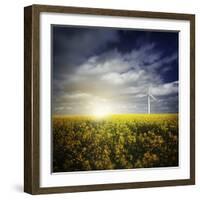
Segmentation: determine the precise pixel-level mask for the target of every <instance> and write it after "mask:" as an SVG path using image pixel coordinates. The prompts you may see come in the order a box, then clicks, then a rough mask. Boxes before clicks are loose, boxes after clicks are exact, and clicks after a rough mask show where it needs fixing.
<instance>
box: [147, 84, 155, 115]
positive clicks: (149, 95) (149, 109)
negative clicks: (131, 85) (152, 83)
mask: <svg viewBox="0 0 200 200" xmlns="http://www.w3.org/2000/svg"><path fill="white" fill-rule="evenodd" d="M151 99H153V100H154V101H157V99H156V98H155V97H154V96H153V95H152V94H151V93H150V89H149V88H148V93H147V104H148V105H147V106H148V114H151Z"/></svg>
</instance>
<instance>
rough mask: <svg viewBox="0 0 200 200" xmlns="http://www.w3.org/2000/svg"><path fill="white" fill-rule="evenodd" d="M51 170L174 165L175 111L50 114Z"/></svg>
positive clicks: (176, 161) (176, 116) (176, 147)
mask: <svg viewBox="0 0 200 200" xmlns="http://www.w3.org/2000/svg"><path fill="white" fill-rule="evenodd" d="M52 134H53V172H72V171H91V170H109V169H135V168H152V167H171V166H178V114H119V115H110V116H107V117H102V118H97V117H95V116H81V115H79V116H54V117H53V119H52Z"/></svg>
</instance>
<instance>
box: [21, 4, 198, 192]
mask: <svg viewBox="0 0 200 200" xmlns="http://www.w3.org/2000/svg"><path fill="white" fill-rule="evenodd" d="M41 13H59V14H79V15H90V16H110V17H112V18H115V17H126V18H142V19H165V20H178V21H187V22H189V24H190V32H189V34H190V46H189V53H190V64H189V65H190V116H189V119H190V122H188V123H189V125H190V133H188V134H190V135H189V137H190V143H189V144H190V149H189V155H190V160H189V168H190V169H189V177H188V178H183V179H177V180H159V181H143V182H126V183H109V184H91V185H76V186H73V185H72V186H70V185H68V186H55V187H41V186H40V178H41V177H40V175H41V172H40V164H41V163H40V158H41V156H40V142H41V141H40V126H41V122H40V110H41V105H40V59H41V55H40V42H41V38H40V14H41ZM192 184H195V16H194V15H192V14H177V13H161V12H147V11H144V12H143V11H130V10H129V11H127V10H111V9H97V8H79V7H63V6H49V5H32V6H28V7H25V9H24V191H25V192H27V193H30V194H48V193H64V192H84V191H98V190H113V189H130V188H148V187H161V186H177V185H192Z"/></svg>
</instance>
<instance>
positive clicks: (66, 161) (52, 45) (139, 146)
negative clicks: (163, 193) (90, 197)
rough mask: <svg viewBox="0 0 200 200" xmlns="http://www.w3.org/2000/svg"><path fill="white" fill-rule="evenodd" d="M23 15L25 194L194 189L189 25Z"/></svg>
mask: <svg viewBox="0 0 200 200" xmlns="http://www.w3.org/2000/svg"><path fill="white" fill-rule="evenodd" d="M24 11H25V12H24V13H25V15H24V17H25V18H24V22H25V26H24V31H25V32H24V37H25V40H24V63H25V66H24V70H25V72H24V75H25V84H24V91H25V101H24V102H25V105H24V110H25V115H24V116H25V117H24V122H25V123H24V124H25V127H24V137H25V138H24V150H25V151H24V191H25V192H28V193H30V194H44V193H61V192H81V191H94V190H111V189H126V188H141V187H160V186H175V185H191V184H194V183H195V16H194V15H192V14H176V13H160V12H143V11H130V10H129V11H126V10H109V9H94V8H78V7H62V6H47V5H32V6H29V7H26V8H25V10H24Z"/></svg>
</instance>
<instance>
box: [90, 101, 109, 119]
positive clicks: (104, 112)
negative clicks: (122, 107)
mask: <svg viewBox="0 0 200 200" xmlns="http://www.w3.org/2000/svg"><path fill="white" fill-rule="evenodd" d="M110 114H111V106H110V105H108V104H106V103H104V102H101V103H96V104H95V105H94V106H93V109H92V115H94V116H96V117H98V118H102V117H106V116H108V115H110Z"/></svg>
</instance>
